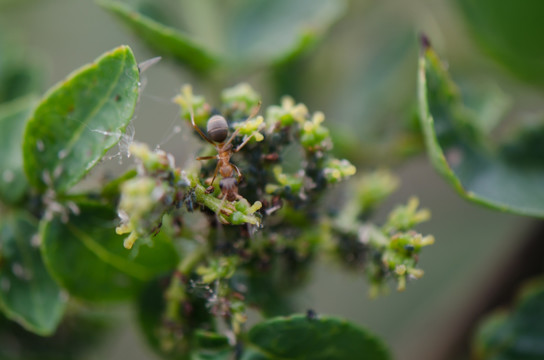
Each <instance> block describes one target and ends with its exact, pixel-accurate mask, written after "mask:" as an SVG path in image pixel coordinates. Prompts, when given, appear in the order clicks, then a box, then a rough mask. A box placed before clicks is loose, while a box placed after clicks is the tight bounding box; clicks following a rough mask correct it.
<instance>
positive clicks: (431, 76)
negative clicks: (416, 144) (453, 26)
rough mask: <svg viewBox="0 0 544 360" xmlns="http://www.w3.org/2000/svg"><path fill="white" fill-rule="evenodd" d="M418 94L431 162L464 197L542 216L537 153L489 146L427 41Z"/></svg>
mask: <svg viewBox="0 0 544 360" xmlns="http://www.w3.org/2000/svg"><path fill="white" fill-rule="evenodd" d="M418 96H419V111H420V122H421V127H422V130H423V134H424V137H425V143H426V146H427V151H428V154H429V157H430V160H431V163H432V164H433V166H434V167H435V169H436V170H437V171H438V172H439V173H440V174H442V175H443V176H444V177H445V178H446V180H447V181H448V182H449V183H450V184H451V185H452V186H453V187H454V188H455V189H456V190H457V191H458V192H459V193H460V194H461V195H462V196H464V197H465V198H467V199H469V200H471V201H474V202H477V203H480V204H484V205H487V206H490V207H492V208H495V209H499V210H503V211H509V212H514V213H518V214H523V215H530V216H537V217H544V187H542V184H543V183H544V167H543V165H544V164H542V161H539V160H537V159H538V158H539V157H538V156H539V154H538V153H532V154H531V153H528V152H527V151H524V150H520V151H518V152H517V153H516V152H515V151H511V149H512V148H511V146H512V144H508V145H506V146H500V145H497V144H491V143H488V142H487V140H486V139H485V137H484V134H483V133H482V127H481V126H480V125H478V122H477V120H476V119H475V117H474V116H473V115H472V113H471V112H470V111H468V110H467V108H466V107H464V105H463V104H462V103H461V99H460V95H459V92H458V90H457V88H456V86H455V85H454V84H453V82H452V80H451V79H450V77H449V75H448V73H447V72H446V70H445V69H444V67H443V65H442V64H441V62H440V60H439V58H438V56H437V55H436V54H435V52H434V51H433V50H432V49H431V48H430V46H428V42H427V41H424V49H423V50H422V53H421V56H420V59H419V75H418ZM509 148H510V150H508V149H509ZM531 164H534V165H531Z"/></svg>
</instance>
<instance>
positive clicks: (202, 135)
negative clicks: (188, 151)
mask: <svg viewBox="0 0 544 360" xmlns="http://www.w3.org/2000/svg"><path fill="white" fill-rule="evenodd" d="M189 113H190V114H191V125H193V128H194V129H195V130H196V132H197V133H198V134H199V135H200V136H201V137H202V138H203V139H204V140H206V141H207V142H209V143H210V144H212V145H213V146H216V145H215V143H214V142H213V141H212V140H211V139H210V138H209V137H207V136H206V134H204V133H203V132H202V130H200V128H199V127H198V126H197V125H196V123H195V114H194V112H193V104H192V103H191V106H190V107H189Z"/></svg>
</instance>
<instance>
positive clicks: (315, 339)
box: [242, 315, 391, 360]
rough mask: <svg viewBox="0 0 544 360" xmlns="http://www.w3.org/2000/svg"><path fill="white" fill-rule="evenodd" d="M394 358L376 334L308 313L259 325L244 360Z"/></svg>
mask: <svg viewBox="0 0 544 360" xmlns="http://www.w3.org/2000/svg"><path fill="white" fill-rule="evenodd" d="M363 358H364V359H373V360H384V359H390V358H391V356H390V355H389V352H388V350H387V348H386V347H385V345H384V344H383V343H382V342H381V341H380V340H378V338H376V337H375V336H374V335H372V334H370V333H369V332H367V331H366V330H363V329H361V328H359V327H357V326H355V325H353V324H351V323H349V322H347V321H345V320H341V319H337V318H332V317H325V316H320V317H319V318H309V317H307V316H304V315H293V316H290V317H278V318H273V319H270V320H267V321H265V322H262V323H260V324H257V325H255V326H254V327H253V328H251V330H250V331H249V334H248V343H247V346H246V350H245V352H244V354H243V356H242V360H266V359H270V360H272V359H284V360H288V359H314V360H320V359H323V360H324V359H336V360H351V359H363Z"/></svg>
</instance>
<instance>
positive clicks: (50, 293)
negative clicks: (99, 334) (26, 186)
mask: <svg viewBox="0 0 544 360" xmlns="http://www.w3.org/2000/svg"><path fill="white" fill-rule="evenodd" d="M37 232H38V227H37V223H36V220H35V219H33V218H32V216H31V215H30V214H26V213H24V212H14V213H10V214H6V215H4V216H3V217H2V219H1V220H0V250H1V256H0V308H1V309H2V310H3V312H4V314H5V315H6V316H7V317H8V318H10V319H12V320H14V321H17V322H18V323H19V324H21V325H22V326H23V327H24V328H25V329H27V330H29V331H32V332H35V333H36V334H40V335H51V334H52V333H53V332H54V331H55V329H56V327H57V325H58V323H59V322H60V320H61V319H62V316H63V314H64V308H65V305H66V301H67V295H66V294H65V293H63V292H62V291H61V289H60V287H59V286H58V285H57V284H56V283H55V281H54V280H53V279H52V278H51V276H50V275H49V273H48V272H47V270H46V269H45V266H44V263H43V260H42V258H41V256H40V248H39V245H40V244H39V241H38V240H39V236H38V234H37Z"/></svg>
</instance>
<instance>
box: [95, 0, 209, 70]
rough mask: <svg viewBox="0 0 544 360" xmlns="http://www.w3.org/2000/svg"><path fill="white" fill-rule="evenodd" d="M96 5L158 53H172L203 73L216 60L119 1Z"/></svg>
mask: <svg viewBox="0 0 544 360" xmlns="http://www.w3.org/2000/svg"><path fill="white" fill-rule="evenodd" d="M98 4H99V5H100V6H102V7H103V8H104V9H106V10H108V11H110V12H111V13H112V14H114V15H115V16H116V17H117V18H119V19H120V20H121V21H122V22H123V23H124V24H125V25H127V26H128V27H129V28H130V29H131V30H133V31H134V32H135V33H136V34H137V35H138V37H139V38H140V39H142V40H143V41H145V42H146V43H147V44H148V45H149V46H150V47H152V48H154V49H157V50H158V51H160V52H161V53H160V54H161V55H162V54H168V55H172V56H173V57H174V58H175V59H176V60H178V61H180V62H182V63H184V64H186V65H188V66H190V67H191V68H193V69H195V70H197V71H200V72H206V71H208V70H210V69H212V68H213V67H214V66H215V65H216V63H217V62H218V58H217V56H216V55H214V54H212V53H211V52H209V51H208V50H207V49H205V48H204V47H203V46H202V45H200V44H198V43H197V42H196V41H193V40H192V39H191V38H190V36H189V35H187V34H184V33H183V32H182V31H180V30H177V29H174V28H172V27H169V26H166V25H163V24H161V23H159V22H157V21H155V20H154V19H152V18H150V17H148V16H146V15H144V14H141V13H139V12H138V11H136V10H135V9H133V8H131V7H130V6H129V5H127V4H124V3H122V2H120V1H111V0H101V1H98Z"/></svg>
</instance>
